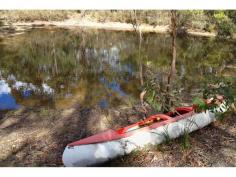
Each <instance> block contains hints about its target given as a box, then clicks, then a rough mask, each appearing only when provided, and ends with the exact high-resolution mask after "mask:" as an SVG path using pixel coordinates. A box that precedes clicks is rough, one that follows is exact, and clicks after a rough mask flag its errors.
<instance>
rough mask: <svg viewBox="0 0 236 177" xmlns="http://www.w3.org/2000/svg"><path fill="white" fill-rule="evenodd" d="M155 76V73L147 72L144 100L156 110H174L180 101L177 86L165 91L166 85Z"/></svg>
mask: <svg viewBox="0 0 236 177" xmlns="http://www.w3.org/2000/svg"><path fill="white" fill-rule="evenodd" d="M156 76H157V74H154V73H152V74H151V71H150V72H149V77H148V78H147V81H146V82H145V85H144V88H145V90H146V95H145V99H146V101H147V102H148V104H149V105H150V106H152V108H153V109H154V110H155V111H157V112H168V111H170V110H173V111H174V108H175V107H176V106H179V104H180V102H181V97H180V91H179V90H178V89H177V88H173V89H172V90H170V91H167V85H166V84H165V83H162V82H160V81H158V80H157V78H156Z"/></svg>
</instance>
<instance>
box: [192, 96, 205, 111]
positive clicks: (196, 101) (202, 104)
mask: <svg viewBox="0 0 236 177" xmlns="http://www.w3.org/2000/svg"><path fill="white" fill-rule="evenodd" d="M193 104H194V105H196V106H197V107H196V112H201V111H205V110H207V108H208V107H207V104H206V103H205V102H204V101H203V100H202V99H201V98H199V97H195V98H194V99H193Z"/></svg>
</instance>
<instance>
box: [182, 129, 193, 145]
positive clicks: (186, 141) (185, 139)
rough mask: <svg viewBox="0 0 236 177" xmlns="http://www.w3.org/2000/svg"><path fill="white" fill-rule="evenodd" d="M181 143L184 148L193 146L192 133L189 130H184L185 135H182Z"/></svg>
mask: <svg viewBox="0 0 236 177" xmlns="http://www.w3.org/2000/svg"><path fill="white" fill-rule="evenodd" d="M181 145H182V148H183V149H189V148H190V147H191V144H190V135H189V132H188V131H187V130H184V133H183V135H182V136H181Z"/></svg>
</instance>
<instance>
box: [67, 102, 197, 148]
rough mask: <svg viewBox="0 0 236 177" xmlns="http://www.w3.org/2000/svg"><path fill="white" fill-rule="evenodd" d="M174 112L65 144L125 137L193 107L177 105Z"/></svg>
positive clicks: (188, 112) (182, 115)
mask: <svg viewBox="0 0 236 177" xmlns="http://www.w3.org/2000/svg"><path fill="white" fill-rule="evenodd" d="M176 112H178V113H179V114H178V115H177V116H176V115H175V113H173V112H168V113H167V114H156V115H152V116H150V117H148V118H146V119H144V120H143V121H139V122H137V123H135V124H132V125H130V126H127V127H123V128H120V129H118V130H112V129H109V130H106V131H104V132H101V133H98V134H96V135H92V136H90V137H87V138H84V139H81V140H78V141H75V142H73V143H70V144H68V145H67V146H68V147H73V146H79V145H86V144H95V143H102V142H106V141H112V140H118V139H121V138H127V137H129V136H132V135H134V134H136V133H137V132H146V131H150V130H152V129H155V128H158V127H161V126H164V125H166V124H169V123H172V122H176V121H178V120H181V119H184V118H187V117H189V116H191V115H193V114H194V110H193V107H179V108H176ZM171 116H174V117H171ZM155 121H157V122H155Z"/></svg>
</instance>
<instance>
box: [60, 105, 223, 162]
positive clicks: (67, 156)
mask: <svg viewBox="0 0 236 177" xmlns="http://www.w3.org/2000/svg"><path fill="white" fill-rule="evenodd" d="M226 110H227V108H226V106H225V104H224V103H222V104H221V105H220V106H219V107H218V108H217V109H215V110H214V112H225V111H226ZM176 111H178V115H176V113H175V114H174V113H172V112H169V113H167V114H157V115H153V116H151V117H149V118H147V119H145V120H143V121H140V122H137V123H136V124H133V125H130V126H128V127H124V128H121V129H119V130H116V131H115V130H107V131H105V132H102V133H99V134H96V135H93V136H90V137H87V138H84V139H81V140H79V141H75V142H73V143H71V144H68V145H67V147H66V148H65V150H64V153H63V156H62V160H63V164H64V165H65V166H67V167H78V166H80V167H82V166H94V165H98V164H101V163H104V162H106V161H109V160H111V159H114V158H116V157H118V156H122V155H125V154H129V153H130V152H132V151H133V150H135V149H136V148H140V147H144V146H145V145H148V144H153V145H157V144H160V143H162V142H163V141H165V140H166V138H167V136H168V138H170V139H173V138H177V137H179V136H181V135H183V134H184V132H186V131H188V133H190V132H192V131H195V130H198V129H201V128H202V127H204V126H207V125H208V124H210V123H211V122H213V121H215V120H216V116H215V113H213V112H210V111H208V110H207V111H206V112H201V113H196V112H195V111H194V109H193V107H180V108H176Z"/></svg>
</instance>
